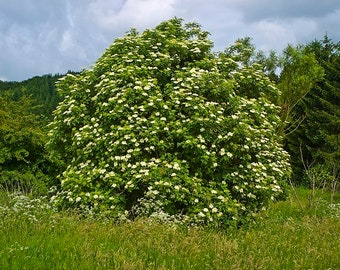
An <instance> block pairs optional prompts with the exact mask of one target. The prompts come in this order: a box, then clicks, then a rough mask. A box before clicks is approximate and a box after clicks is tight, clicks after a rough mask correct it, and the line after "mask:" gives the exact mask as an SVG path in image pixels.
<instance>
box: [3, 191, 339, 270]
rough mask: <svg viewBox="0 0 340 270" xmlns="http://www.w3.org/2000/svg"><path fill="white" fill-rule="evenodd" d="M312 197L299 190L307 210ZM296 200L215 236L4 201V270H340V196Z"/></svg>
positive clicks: (22, 200)
mask: <svg viewBox="0 0 340 270" xmlns="http://www.w3.org/2000/svg"><path fill="white" fill-rule="evenodd" d="M308 194H309V191H308V190H305V189H299V190H298V195H299V198H300V200H301V203H302V204H303V205H304V206H307V205H308V201H307V198H308ZM328 202H329V194H327V193H323V194H322V193H321V191H318V193H317V195H316V200H315V202H314V206H313V207H312V208H310V209H307V208H306V209H301V208H300V207H299V205H298V204H297V201H296V199H295V198H294V196H290V198H289V199H288V200H287V201H285V202H279V203H276V204H273V205H271V206H270V208H269V209H268V211H267V212H266V213H263V214H261V216H260V217H259V218H258V219H257V221H256V223H252V224H249V225H248V226H246V227H242V228H240V229H230V230H228V231H219V232H217V231H213V230H208V229H203V228H183V227H177V228H175V227H172V226H169V225H166V224H163V225H162V224H156V223H153V224H151V223H149V222H145V221H143V220H139V221H134V222H130V223H126V224H120V225H117V224H113V223H111V222H109V221H96V220H93V219H92V220H91V219H82V218H80V217H79V216H78V215H76V214H74V213H70V212H61V213H55V212H53V210H52V209H50V208H49V207H48V205H47V204H45V203H44V202H43V200H41V199H32V198H31V199H30V198H28V197H26V196H22V195H18V194H17V195H15V196H14V195H9V194H7V193H5V192H2V193H1V194H0V215H1V218H0V269H183V270H187V269H340V194H336V196H335V203H336V204H335V205H333V207H330V205H329V203H328Z"/></svg>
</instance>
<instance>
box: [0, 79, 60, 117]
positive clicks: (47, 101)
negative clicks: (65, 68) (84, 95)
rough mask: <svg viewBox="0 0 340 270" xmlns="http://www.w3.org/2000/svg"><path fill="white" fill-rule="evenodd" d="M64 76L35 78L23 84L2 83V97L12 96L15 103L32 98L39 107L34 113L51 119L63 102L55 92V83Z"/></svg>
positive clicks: (0, 89)
mask: <svg viewBox="0 0 340 270" xmlns="http://www.w3.org/2000/svg"><path fill="white" fill-rule="evenodd" d="M62 76H63V75H59V74H57V75H53V76H52V75H44V76H35V77H33V78H31V79H28V80H25V81H22V82H2V81H0V95H1V96H4V95H7V96H8V95H10V97H11V99H12V100H14V101H18V100H19V99H20V98H21V97H23V96H31V97H32V99H33V101H32V105H34V106H35V105H38V106H36V107H35V109H34V110H33V111H32V112H34V113H35V114H37V115H41V116H43V117H46V118H48V119H50V118H51V117H52V112H53V111H54V110H55V108H56V107H57V105H58V103H59V102H60V100H61V99H60V97H59V95H58V93H57V91H56V90H55V82H56V81H57V80H58V79H59V78H61V77H62Z"/></svg>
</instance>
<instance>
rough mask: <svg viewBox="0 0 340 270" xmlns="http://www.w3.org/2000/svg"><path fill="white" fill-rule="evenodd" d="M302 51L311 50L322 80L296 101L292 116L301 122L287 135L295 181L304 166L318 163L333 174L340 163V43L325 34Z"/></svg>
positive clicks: (335, 173)
mask: <svg viewBox="0 0 340 270" xmlns="http://www.w3.org/2000/svg"><path fill="white" fill-rule="evenodd" d="M304 50H305V51H306V52H307V53H313V54H314V55H315V57H316V59H317V61H318V62H319V64H320V65H321V66H322V67H323V69H324V73H325V75H324V80H322V81H320V82H318V83H317V85H316V86H315V87H313V88H312V89H311V90H310V91H309V92H308V93H307V94H306V96H305V97H304V98H303V99H302V100H301V102H299V104H298V105H297V106H296V109H295V118H297V117H299V118H300V119H303V121H302V123H301V125H299V126H298V128H297V129H296V130H295V131H294V132H292V133H291V134H289V135H288V136H287V139H288V146H289V149H290V152H291V155H292V163H293V165H294V168H293V171H294V175H295V178H296V179H297V180H299V179H302V178H301V176H302V174H303V171H304V170H305V168H304V166H303V165H302V161H303V162H304V163H305V165H306V167H311V166H312V165H322V166H324V167H325V168H326V169H328V170H329V171H331V173H332V174H333V176H334V177H338V176H339V164H340V139H339V135H340V45H339V44H335V43H333V42H332V41H331V40H330V39H329V38H328V37H325V38H324V40H323V41H313V42H311V43H309V44H307V45H306V47H305V48H304Z"/></svg>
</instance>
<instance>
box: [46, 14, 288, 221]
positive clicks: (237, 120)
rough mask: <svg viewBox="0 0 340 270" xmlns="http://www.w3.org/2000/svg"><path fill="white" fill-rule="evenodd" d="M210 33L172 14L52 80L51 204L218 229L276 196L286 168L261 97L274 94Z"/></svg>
mask: <svg viewBox="0 0 340 270" xmlns="http://www.w3.org/2000/svg"><path fill="white" fill-rule="evenodd" d="M207 36H208V33H207V32H204V31H202V30H201V29H200V26H199V25H197V24H195V23H189V24H185V25H183V23H182V21H181V20H180V19H172V20H170V21H167V22H164V23H161V24H160V25H159V26H157V27H156V28H155V29H153V30H146V31H145V32H143V33H142V34H139V33H137V32H136V31H134V30H132V31H131V32H130V33H129V34H127V35H126V36H124V37H123V38H119V39H117V40H115V42H114V43H113V44H112V45H111V46H110V48H108V50H107V51H106V52H105V53H104V55H103V56H102V57H101V58H100V59H99V60H98V61H97V62H96V63H95V65H94V66H93V68H91V69H89V70H84V71H83V72H82V73H81V74H79V75H77V76H74V75H68V76H66V77H64V78H63V79H61V80H60V81H59V82H58V85H57V88H58V91H59V92H60V94H61V95H62V96H64V100H63V102H61V103H60V104H59V106H58V108H57V109H56V111H55V112H54V120H53V122H52V123H51V125H50V128H51V130H50V133H49V138H50V139H49V147H50V149H51V151H52V154H53V155H55V156H56V157H57V158H62V159H63V160H64V163H65V164H67V165H65V168H64V171H63V173H62V174H61V175H60V181H61V190H59V192H58V193H57V194H56V195H55V196H54V197H53V198H52V200H53V201H54V202H55V203H56V204H57V205H60V206H61V207H78V208H82V209H91V211H94V212H101V213H103V212H104V213H108V214H109V215H111V216H114V217H117V218H134V217H136V216H148V217H154V218H157V219H161V220H176V221H181V222H185V223H194V224H204V225H209V226H215V227H221V226H227V225H229V224H231V223H235V222H238V221H240V220H244V219H245V218H246V217H249V216H251V215H252V214H253V213H254V212H256V211H257V210H259V209H261V208H262V207H263V206H265V205H266V204H267V203H268V202H269V201H270V200H274V199H275V198H279V197H280V196H282V195H283V193H284V186H285V180H286V178H287V177H288V175H289V172H290V167H289V163H288V155H287V153H286V152H285V151H284V150H283V148H282V145H281V144H280V140H281V138H280V137H279V136H278V135H277V132H276V130H277V128H278V126H279V125H280V120H279V117H278V116H277V113H278V108H277V107H276V106H275V105H274V104H272V103H271V102H269V100H270V98H271V97H272V96H273V95H278V94H279V92H278V90H277V89H276V88H275V87H274V86H273V85H272V84H271V82H270V81H269V79H268V78H267V77H266V76H265V75H264V73H263V72H262V70H261V67H260V66H259V65H256V64H254V65H251V66H246V65H242V64H241V63H240V62H237V61H236V60H235V59H236V58H235V59H233V58H232V57H226V54H224V53H220V54H219V55H216V54H215V53H213V52H212V51H211V50H212V42H211V41H210V40H208V39H207Z"/></svg>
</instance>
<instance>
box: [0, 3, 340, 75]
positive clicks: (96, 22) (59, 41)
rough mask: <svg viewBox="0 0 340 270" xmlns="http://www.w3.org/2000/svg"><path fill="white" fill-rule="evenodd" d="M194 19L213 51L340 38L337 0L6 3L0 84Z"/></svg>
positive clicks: (0, 13)
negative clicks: (239, 42)
mask: <svg viewBox="0 0 340 270" xmlns="http://www.w3.org/2000/svg"><path fill="white" fill-rule="evenodd" d="M175 16H176V17H181V18H184V19H185V21H186V22H191V21H196V22H198V23H200V24H201V25H202V28H203V30H207V31H209V32H210V33H211V36H210V38H211V39H212V41H213V42H214V44H215V50H223V49H224V48H225V47H227V46H229V45H230V44H231V43H233V42H234V41H235V40H236V39H237V38H242V37H245V36H249V37H251V38H253V41H254V43H255V45H256V47H257V48H259V49H262V50H269V49H274V50H277V51H279V52H280V51H281V50H282V49H283V48H284V47H285V46H286V45H287V44H288V43H291V44H293V45H294V44H299V43H306V42H308V41H311V40H314V39H315V38H317V39H320V38H322V37H323V35H325V34H326V33H327V34H328V35H329V37H330V38H332V39H333V40H334V41H335V42H337V41H339V39H340V32H339V31H338V28H339V26H340V2H339V1H338V0H324V1H316V0H261V1H260V0H257V1H256V0H237V1H236V0H214V1H206V0H162V1H160V0H58V1H46V0H11V1H6V0H0V51H1V52H2V53H1V54H0V63H1V64H0V78H8V79H10V80H22V79H27V78H29V77H31V76H35V75H42V74H46V73H65V72H66V71H67V70H75V71H78V70H81V69H82V68H86V67H89V66H90V65H92V64H93V63H94V62H95V61H96V60H97V59H98V57H100V55H101V54H102V53H103V52H104V50H105V48H107V47H108V46H109V45H110V44H111V43H112V42H113V40H114V39H115V38H117V37H120V36H122V35H124V34H125V32H127V31H129V30H130V29H131V28H137V29H138V30H139V31H143V30H144V29H145V28H153V27H155V26H156V25H157V24H159V23H160V22H162V21H164V20H168V19H170V18H172V17H175Z"/></svg>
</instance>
